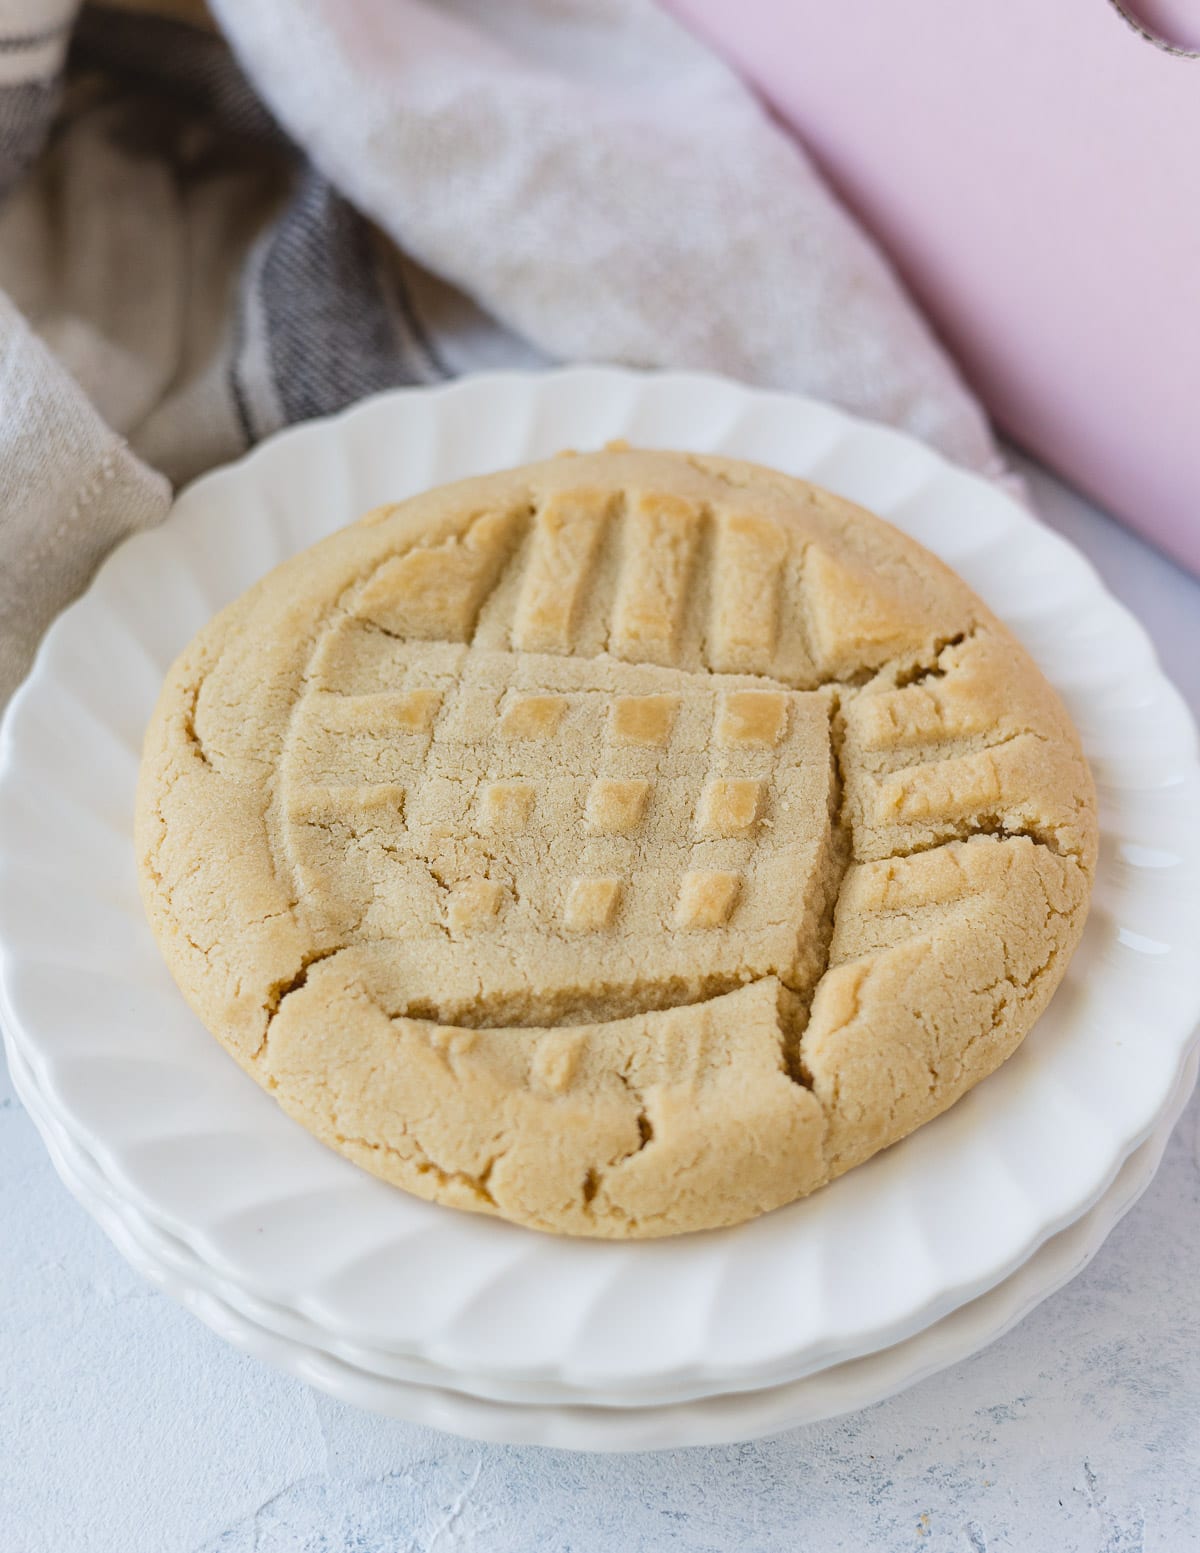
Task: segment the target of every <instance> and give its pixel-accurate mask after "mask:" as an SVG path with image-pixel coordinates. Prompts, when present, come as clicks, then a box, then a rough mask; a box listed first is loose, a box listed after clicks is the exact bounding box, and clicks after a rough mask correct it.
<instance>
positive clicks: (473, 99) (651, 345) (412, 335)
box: [0, 0, 997, 704]
mask: <svg viewBox="0 0 1200 1553" xmlns="http://www.w3.org/2000/svg"><path fill="white" fill-rule="evenodd" d="M0 195H3V203H2V204H0V287H3V289H4V291H5V292H6V293H7V295H8V297H9V298H10V299H11V305H10V304H5V305H4V306H3V307H0V497H2V498H3V505H2V507H0V704H2V703H3V701H4V700H5V699H6V698H7V696H8V694H9V693H10V692H11V690H12V688H13V686H14V685H15V683H16V681H17V679H18V677H19V676H20V674H21V673H22V672H23V671H24V669H25V667H26V666H27V664H28V661H29V658H30V654H31V652H32V649H33V647H34V645H35V643H36V640H37V638H38V636H39V634H40V632H41V631H42V630H43V629H44V628H45V626H46V624H47V623H48V622H49V621H50V619H52V617H53V616H54V614H55V613H56V612H57V611H58V610H59V609H61V608H62V606H63V605H64V604H65V603H66V602H67V601H68V600H69V599H70V598H71V597H73V596H74V595H75V594H76V593H77V592H78V591H79V589H80V588H81V587H82V586H83V585H84V584H85V583H86V581H87V578H88V576H89V575H90V573H91V571H92V570H93V569H94V567H95V565H96V564H97V563H98V561H99V559H100V558H101V557H102V555H103V554H104V552H105V551H106V550H107V549H108V548H109V547H110V546H111V545H112V544H114V543H115V542H116V541H117V540H119V539H120V538H121V537H123V536H124V535H126V534H128V533H131V532H133V531H135V530H137V529H139V528H144V527H146V526H148V525H151V524H153V523H156V522H158V521H159V520H160V519H161V517H162V516H163V514H164V512H165V511H166V508H167V505H168V501H169V488H168V484H167V481H168V480H169V481H171V482H178V481H181V480H185V479H189V478H191V477H192V476H193V475H196V474H198V473H200V472H201V471H202V470H204V469H205V468H208V467H209V466H211V465H212V464H214V463H218V462H220V461H222V460H224V459H227V458H230V457H232V456H235V455H236V454H238V453H239V452H241V451H242V450H243V449H244V448H246V447H247V446H248V445H250V444H251V443H253V442H254V441H256V440H257V439H259V438H261V437H263V436H266V435H267V434H269V433H270V432H273V431H275V430H276V429H277V428H279V427H280V426H283V425H285V424H287V423H289V422H293V421H297V420H302V419H305V418H306V417H309V416H313V415H321V414H326V413H329V412H331V411H333V410H336V409H338V408H340V407H341V406H343V405H345V404H347V403H350V402H351V401H353V400H355V399H357V398H360V397H361V396H362V395H364V394H368V393H372V392H374V391H376V390H378V389H383V388H387V387H390V386H392V385H395V384H402V383H429V382H437V381H440V380H442V379H444V378H447V377H452V376H455V375H457V374H459V373H463V372H469V371H473V370H478V369H481V368H487V367H497V366H539V365H544V364H546V363H549V362H555V361H571V360H590V361H596V360H606V361H617V362H624V363H628V364H635V365H640V366H658V367H688V368H706V369H710V370H713V371H718V372H724V373H728V374H731V375H733V376H735V377H739V378H743V379H745V380H747V381H749V382H751V383H757V384H763V385H767V386H771V387H776V388H787V389H795V390H803V391H805V392H807V393H811V394H814V395H816V396H818V397H821V398H825V399H829V400H832V401H834V402H836V403H839V404H842V405H844V406H846V407H847V408H849V409H851V410H854V411H857V412H859V413H861V414H863V415H867V416H870V417H873V418H875V419H878V420H884V421H889V422H891V423H892V424H894V425H896V426H900V427H903V428H904V429H906V430H908V431H910V432H913V433H915V434H916V435H917V436H920V437H923V438H925V439H926V440H927V441H929V442H930V443H932V444H934V445H935V446H937V447H939V448H940V449H942V450H943V451H944V452H946V453H947V454H949V455H950V456H951V457H952V458H954V459H956V460H958V461H960V462H962V463H964V464H967V465H969V466H971V467H974V468H976V469H983V470H993V469H995V468H996V467H997V460H996V454H995V449H994V446H993V444H992V442H991V439H990V435H989V432H988V429H987V425H986V422H985V420H984V418H983V416H982V414H981V412H980V410H979V408H978V406H977V405H976V404H975V402H974V401H973V400H972V398H971V397H970V395H969V394H968V393H967V391H966V390H965V388H964V387H963V384H962V383H961V381H960V380H959V378H958V376H957V374H956V372H955V370H954V368H953V366H952V365H951V364H950V362H949V361H948V360H947V358H946V356H945V355H944V353H943V352H942V351H941V349H940V348H939V346H938V345H937V343H936V341H935V340H934V339H933V337H932V335H931V333H930V331H929V329H928V328H927V327H926V325H925V324H924V322H923V321H922V319H921V318H920V317H919V315H918V314H917V312H916V311H915V310H914V308H913V306H912V304H911V303H910V302H909V300H908V299H907V297H906V296H905V294H904V292H903V290H902V289H901V287H900V285H899V283H898V281H897V279H896V277H895V275H894V274H893V273H892V271H891V270H890V268H889V267H888V265H887V263H886V261H885V260H884V259H883V257H882V256H881V255H880V253H879V252H878V251H877V250H876V249H875V247H874V246H873V245H872V244H871V243H870V241H869V240H868V239H867V238H866V237H865V236H864V235H863V234H862V233H861V232H860V231H859V230H858V229H857V228H856V227H855V226H854V224H853V223H852V222H851V221H850V220H849V218H848V217H847V216H846V215H845V213H844V212H843V211H842V210H841V208H840V207H839V205H838V204H837V203H836V201H835V200H834V199H833V198H832V196H831V195H830V193H829V191H828V190H827V189H826V187H825V186H824V184H823V183H822V182H821V180H820V178H819V177H818V175H817V174H816V173H815V172H814V170H813V168H812V166H811V165H810V163H809V162H808V161H807V159H806V158H805V156H804V154H803V153H802V151H800V150H799V148H798V147H797V146H796V145H795V144H794V143H793V142H791V141H790V140H789V139H787V138H786V137H785V136H784V135H783V134H782V133H781V132H780V131H779V130H778V129H777V128H776V127H775V126H774V125H773V123H772V122H771V120H770V119H769V118H768V116H767V115H766V113H765V112H764V111H763V109H762V108H761V107H760V106H759V105H758V104H757V103H756V102H755V100H754V99H753V97H752V96H751V95H750V94H749V93H748V91H747V90H746V89H745V88H744V87H743V86H742V85H741V84H740V82H739V81H738V80H737V78H736V77H735V76H734V75H733V74H732V73H731V72H730V71H729V70H728V69H727V68H726V67H725V66H724V65H723V64H722V63H721V62H720V61H719V60H717V59H716V58H715V57H714V56H713V55H712V54H710V53H709V52H708V51H707V50H706V49H705V48H704V47H703V46H702V45H701V44H700V43H699V42H697V41H696V40H695V39H694V38H692V37H691V35H690V34H688V33H687V32H686V31H685V30H684V29H683V28H682V27H681V26H680V25H679V24H678V23H676V22H675V21H673V20H672V19H671V18H670V17H668V16H667V15H666V14H665V13H663V12H661V11H659V10H658V9H657V8H656V7H655V6H654V5H653V4H652V3H651V0H490V3H487V4H484V3H481V0H440V3H437V4H434V3H422V0H254V3H253V4H249V5H248V4H245V3H244V0H212V4H211V14H209V13H207V12H205V10H204V9H203V7H202V6H200V5H198V4H197V3H195V0H137V3H133V0H125V3H124V4H121V5H109V6H103V7H101V6H92V5H88V6H86V7H84V8H83V9H82V10H81V11H80V10H79V9H78V5H77V0H4V3H3V5H2V6H0ZM164 476H165V478H164Z"/></svg>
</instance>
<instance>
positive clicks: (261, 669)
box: [137, 450, 1096, 1237]
mask: <svg viewBox="0 0 1200 1553" xmlns="http://www.w3.org/2000/svg"><path fill="white" fill-rule="evenodd" d="M137 843H138V852H139V861H140V867H141V877H142V884H143V890H144V895H145V902H146V909H147V912H148V914H149V917H150V921H151V924H152V925H153V928H154V931H155V933H156V935H157V937H158V940H159V943H160V944H161V946H162V949H163V953H164V954H165V956H166V958H167V961H168V963H169V964H170V966H171V969H172V971H173V972H174V974H175V976H176V978H177V980H178V982H179V984H180V986H181V988H182V989H183V991H184V993H185V994H186V996H187V997H188V999H189V1001H190V1002H191V1004H192V1005H193V1007H194V1008H195V1009H196V1011H197V1012H198V1013H199V1015H200V1017H201V1018H202V1019H203V1020H204V1022H205V1023H206V1024H207V1026H208V1027H209V1028H210V1029H211V1030H212V1031H213V1033H214V1034H215V1035H216V1036H217V1037H218V1039H219V1040H220V1041H221V1042H222V1043H223V1044H224V1045H225V1046H226V1047H227V1048H228V1050H229V1051H230V1052H231V1053H232V1054H233V1056H234V1057H236V1058H237V1060H238V1061H239V1062H240V1063H241V1064H242V1065H243V1066H244V1067H245V1068H246V1069H247V1071H248V1072H249V1073H251V1074H252V1075H253V1076H254V1077H255V1078H256V1079H257V1080H258V1081H259V1083H261V1084H263V1085H264V1086H266V1087H267V1088H268V1089H270V1090H271V1091H273V1092H274V1094H275V1096H276V1098H277V1099H278V1100H279V1102H280V1104H281V1105H282V1106H284V1108H285V1109H286V1110H287V1111H288V1112H289V1113H290V1114H291V1115H293V1116H294V1117H295V1118H296V1119H297V1120H299V1121H300V1122H302V1123H303V1124H304V1125H305V1126H306V1127H308V1128H310V1129H311V1130H312V1131H313V1132H314V1133H316V1134H317V1136H318V1137H320V1138H322V1139H323V1140H324V1141H325V1142H327V1143H329V1144H330V1145H331V1146H332V1147H334V1148H337V1149H339V1150H340V1151H341V1152H342V1153H344V1154H346V1155H348V1156H349V1157H350V1158H351V1159H353V1160H355V1161H356V1162H358V1163H359V1164H361V1165H363V1166H365V1167H366V1168H367V1169H369V1170H372V1171H374V1172H375V1173H376V1174H378V1175H381V1176H383V1177H385V1178H386V1179H387V1180H389V1181H392V1182H395V1183H396V1184H397V1185H399V1186H403V1187H405V1188H406V1189H407V1190H409V1191H412V1192H416V1193H418V1194H419V1195H421V1196H423V1197H431V1198H436V1199H437V1200H439V1201H441V1202H444V1203H449V1204H452V1205H454V1206H456V1207H460V1208H469V1209H472V1210H475V1211H480V1212H489V1213H497V1214H500V1215H502V1216H503V1217H505V1218H508V1219H512V1220H515V1221H517V1222H519V1223H522V1224H527V1225H531V1226H534V1227H536V1228H539V1229H547V1230H556V1231H560V1232H563V1233H569V1234H579V1235H600V1236H618V1237H622V1236H652V1235H666V1234H672V1233H676V1232H679V1231H682V1230H694V1229H703V1228H709V1227H713V1226H716V1225H723V1224H732V1223H735V1222H737V1221H739V1220H742V1219H746V1218H749V1217H751V1216H752V1215H754V1214H758V1213H762V1212H764V1211H765V1210H767V1209H770V1208H774V1207H778V1206H779V1205H780V1204H782V1203H786V1202H790V1201H791V1200H792V1199H794V1198H796V1197H799V1196H801V1195H803V1194H804V1193H806V1192H810V1191H812V1190H813V1189H814V1188H815V1187H818V1186H820V1185H821V1184H822V1183H823V1182H825V1181H828V1180H830V1179H831V1178H832V1177H834V1176H836V1175H839V1174H840V1173H841V1172H843V1171H845V1170H847V1169H849V1168H850V1166H852V1165H854V1164H856V1163H858V1162H859V1161H861V1160H864V1159H866V1158H867V1157H868V1156H870V1155H872V1154H874V1153H875V1152H876V1151H877V1150H879V1149H881V1148H884V1147H886V1146H887V1145H888V1144H890V1143H893V1142H895V1140H896V1139H898V1138H901V1137H903V1136H904V1135H905V1134H906V1133H908V1132H910V1131H912V1129H913V1128H915V1127H919V1126H920V1125H921V1124H922V1123H923V1122H925V1121H928V1120H929V1119H930V1118H931V1117H933V1116H936V1115H937V1114H938V1112H940V1111H942V1110H944V1109H945V1108H946V1107H947V1106H948V1105H950V1104H952V1103H953V1102H954V1101H955V1100H956V1099H957V1098H958V1097H959V1096H960V1095H961V1094H963V1093H964V1091H966V1090H967V1089H969V1088H970V1087H971V1086H972V1085H973V1084H975V1083H976V1082H978V1080H980V1079H981V1078H983V1077H984V1076H985V1075H986V1074H988V1073H990V1072H991V1071H992V1070H993V1069H994V1068H995V1067H997V1066H998V1065H999V1064H1000V1063H1001V1062H1002V1061H1003V1060H1004V1059H1005V1058H1006V1057H1007V1056H1008V1055H1009V1054H1010V1053H1011V1052H1012V1051H1013V1049H1014V1048H1015V1047H1016V1046H1017V1044H1018V1043H1019V1042H1020V1040H1021V1038H1022V1037H1023V1036H1024V1035H1025V1033H1026V1032H1027V1031H1028V1029H1029V1028H1030V1026H1031V1025H1032V1024H1033V1022H1034V1020H1035V1019H1036V1018H1037V1016H1038V1014H1039V1013H1040V1012H1041V1010H1042V1009H1043V1008H1044V1007H1045V1005H1046V1003H1047V1001H1048V1000H1049V998H1050V995H1051V993H1052V992H1053V990H1054V988H1055V986H1056V985H1057V983H1058V981H1059V980H1060V978H1061V976H1062V973H1063V970H1064V967H1065V965H1066V962H1067V959H1068V957H1069V955H1070V953H1071V951H1072V949H1073V948H1074V946H1075V943H1076V942H1077V940H1078V938H1079V934H1080V931H1081V929H1082V926H1083V919H1084V916H1085V913H1086V909H1087V900H1088V892H1089V887H1090V882H1091V876H1092V873H1093V869H1094V862H1095V848H1096V827H1095V815H1094V796H1093V789H1092V783H1091V779H1090V776H1089V773H1088V770H1087V766H1086V764H1085V762H1084V760H1083V757H1082V755H1081V753H1080V749H1079V744H1078V741H1077V739H1076V736H1075V733H1074V731H1073V729H1072V728H1071V726H1070V723H1069V722H1068V720H1067V717H1066V714H1065V712H1064V710H1063V708H1062V706H1061V704H1060V703H1059V701H1058V699H1057V697H1056V696H1055V694H1054V693H1053V691H1052V690H1051V689H1050V687H1049V686H1048V685H1047V684H1046V682H1045V681H1044V680H1043V679H1042V677H1041V676H1040V674H1039V673H1038V672H1037V670H1036V669H1035V668H1034V666H1033V664H1032V663H1031V662H1030V660H1029V659H1028V657H1027V656H1026V655H1025V653H1024V652H1023V650H1022V649H1021V648H1020V647H1019V646H1018V645H1017V643H1016V642H1015V641H1014V640H1013V638H1012V637H1011V636H1010V635H1009V633H1008V632H1007V631H1006V630H1005V629H1004V627H1003V626H1001V625H1000V624H999V623H998V622H997V621H996V620H995V619H994V618H993V617H992V616H991V615H990V614H989V613H988V611H987V609H986V608H985V607H984V606H983V605H982V604H981V603H980V602H979V600H978V599H976V598H975V597H974V595H973V594H972V593H971V592H970V591H969V590H968V588H967V587H966V586H965V585H964V584H963V583H962V582H961V581H960V580H959V579H958V578H957V577H955V576H954V575H953V574H952V573H951V572H950V571H948V570H947V569H946V567H944V566H943V565H942V564H941V563H940V562H939V561H937V560H936V559H935V558H934V557H932V556H931V555H929V554H927V553H926V552H925V551H924V550H922V549H921V547H920V546H919V545H917V544H915V543H913V542H912V541H911V540H909V539H907V538H906V537H904V536H903V535H901V534H899V533H898V532H896V531H895V530H893V529H892V528H890V527H889V526H888V525H886V524H884V523H882V522H880V521H879V520H878V519H876V518H874V517H872V516H870V515H869V514H868V513H865V512H863V511H861V510H860V509H858V508H856V507H853V506H851V505H850V504H848V503H847V502H844V501H842V500H840V499H838V498H836V497H834V496H831V495H829V494H828V493H827V492H824V491H821V490H819V489H817V488H815V487H813V486H811V485H807V484H804V483H802V482H800V481H796V480H791V479H788V478H785V477H784V476H782V475H779V474H775V473H773V472H772V471H769V470H765V469H761V468H757V467H755V466H753V465H749V464H743V463H736V462H733V461H730V460H725V459H717V458H698V457H686V456H682V455H677V454H669V453H645V452H630V451H619V450H610V451H608V452H604V453H598V454H593V455H588V456H583V457H563V458H560V459H556V460H554V461H552V462H549V463H544V464H537V465H532V466H530V467H527V468H523V469H517V470H513V471H512V472H510V473H505V474H500V475H495V476H490V477H487V478H484V479H477V480H468V481H464V482H462V483H460V484H457V485H453V486H449V487H444V488H442V489H440V490H436V491H433V492H430V493H429V494H427V495H424V496H420V497H417V498H415V499H413V500H411V501H408V502H404V503H402V504H400V505H399V506H395V507H388V508H383V509H381V510H379V511H376V512H373V513H371V514H369V515H368V516H367V517H365V518H364V519H363V520H362V521H361V522H359V523H357V524H354V525H353V526H352V527H350V528H347V529H345V530H343V531H341V532H340V533H337V534H335V535H333V536H332V537H331V538H329V539H327V540H325V541H324V542H322V543H321V544H319V545H316V546H314V547H313V548H312V549H311V550H308V551H306V552H305V553H304V554H302V555H300V556H298V557H296V558H295V559H294V560H292V561H289V562H288V563H286V564H285V565H283V566H281V567H279V568H277V570H275V571H274V572H272V573H271V574H270V575H269V576H268V577H267V578H265V579H264V580H263V581H262V582H261V583H259V584H258V585H257V586H256V587H255V588H253V589H251V590H250V592H249V593H247V594H246V595H245V596H244V597H243V598H241V599H239V600H238V601H237V602H236V603H234V604H232V605H231V606H230V607H229V608H228V609H226V610H224V611H223V612H222V613H221V614H220V615H218V616H217V618H216V619H215V620H214V621H213V622H212V623H211V624H210V625H209V626H208V627H207V628H206V629H205V630H204V631H203V632H202V633H201V634H200V635H199V636H198V637H197V638H196V640H195V641H194V642H193V643H192V644H191V646H190V647H189V648H188V649H187V650H186V652H184V654H183V655H182V657H181V658H180V659H179V660H178V662H177V663H176V664H175V666H174V667H173V669H172V670H171V673H170V675H169V676H168V679H167V683H166V685H165V687H164V690H163V694H162V698H161V700H160V703H159V706H158V708H157V711H156V712H155V715H154V718H153V721H152V723H151V726H150V729H149V731H148V734H147V739H146V748H145V755H144V760H143V765H142V777H141V785H140V790H139V797H138V816H137Z"/></svg>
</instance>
